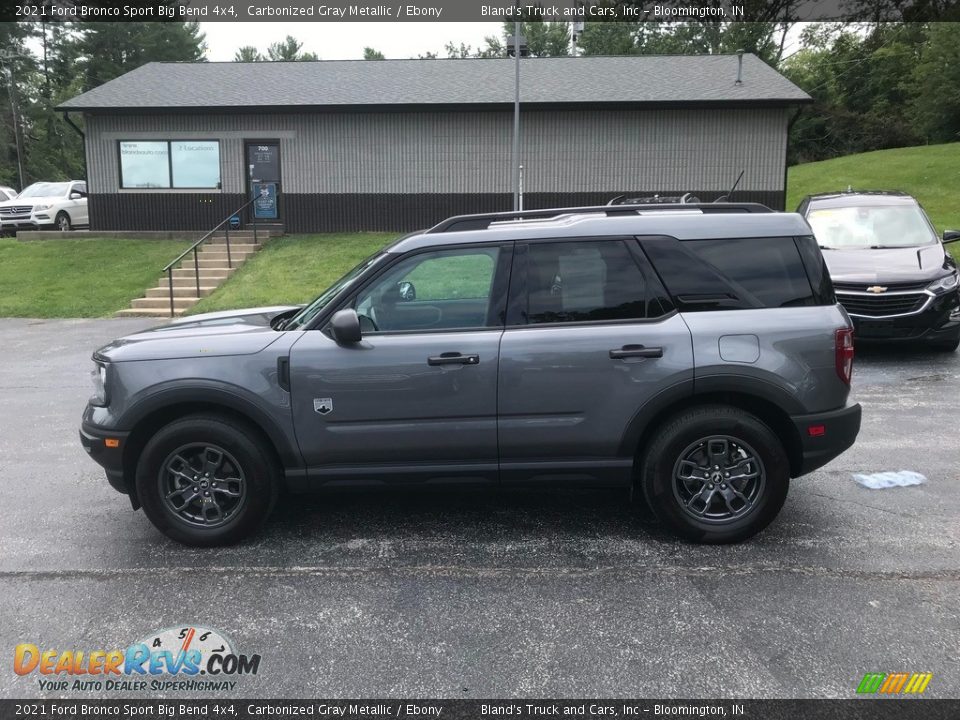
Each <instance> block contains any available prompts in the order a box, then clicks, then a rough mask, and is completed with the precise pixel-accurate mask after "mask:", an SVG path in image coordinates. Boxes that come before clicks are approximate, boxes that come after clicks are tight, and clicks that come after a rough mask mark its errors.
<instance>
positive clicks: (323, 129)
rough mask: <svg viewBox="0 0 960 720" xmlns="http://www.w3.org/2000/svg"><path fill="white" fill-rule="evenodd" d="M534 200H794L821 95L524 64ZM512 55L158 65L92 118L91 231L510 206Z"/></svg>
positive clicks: (592, 60) (609, 69)
mask: <svg viewBox="0 0 960 720" xmlns="http://www.w3.org/2000/svg"><path fill="white" fill-rule="evenodd" d="M520 65H521V77H520V100H521V110H520V164H522V166H523V176H522V177H523V181H522V185H523V203H524V207H526V208H540V207H558V206H570V205H591V204H602V203H605V202H607V201H608V200H609V199H610V198H611V197H613V196H616V195H619V194H623V193H629V194H631V195H636V194H655V193H659V194H670V195H674V194H682V193H684V192H691V193H693V194H694V195H696V196H698V197H699V198H701V199H702V200H712V199H714V198H716V197H718V196H720V195H722V194H725V193H726V192H727V191H728V190H729V189H730V186H731V185H732V184H733V183H734V181H735V179H736V178H737V176H738V175H739V174H740V172H741V171H743V179H742V180H741V182H740V184H739V186H738V188H737V191H736V193H734V195H733V196H732V199H735V200H740V201H747V200H753V201H758V202H762V203H765V204H767V205H769V206H771V207H773V208H777V209H782V208H783V206H784V202H785V195H786V193H785V183H786V151H787V134H788V130H789V124H790V122H791V119H792V118H793V117H794V115H795V113H796V112H797V109H798V107H799V106H800V105H801V104H803V103H805V102H809V101H810V98H809V96H808V95H806V93H804V92H803V91H802V90H800V89H799V88H798V87H796V86H795V85H794V84H792V83H791V82H790V81H789V80H787V79H786V78H785V77H783V76H782V75H780V74H779V73H777V72H776V71H775V70H773V69H772V68H770V67H769V66H767V65H766V64H765V63H763V62H762V61H761V60H759V59H758V58H756V57H754V56H753V55H749V54H746V55H744V56H743V58H742V67H741V65H740V59H739V58H738V57H737V56H736V55H704V56H632V57H579V58H574V57H570V58H566V57H564V58H523V59H522V60H521V62H520ZM514 79H515V76H514V61H513V60H512V59H491V60H382V61H364V60H358V61H321V62H291V63H286V62H284V63H281V62H276V63H274V62H261V63H229V62H228V63H149V64H147V65H144V66H142V67H140V68H138V69H136V70H134V71H132V72H129V73H127V74H126V75H123V76H121V77H119V78H117V79H115V80H112V81H110V82H108V83H106V84H104V85H102V86H100V87H97V88H95V89H93V90H91V91H90V92H87V93H84V94H82V95H80V96H78V97H75V98H73V99H71V100H69V101H67V102H65V103H64V104H63V105H62V106H61V107H60V108H59V109H60V110H61V111H63V112H65V113H66V117H67V118H68V119H69V120H71V121H73V120H75V119H76V117H77V116H78V115H82V116H83V119H84V123H83V125H82V127H83V130H84V135H85V143H86V166H87V183H88V188H89V193H90V194H89V211H90V226H91V229H93V230H203V229H207V228H210V227H212V226H213V225H215V224H216V223H217V222H219V221H220V220H222V219H223V218H224V217H226V216H227V215H228V214H229V213H231V212H233V211H234V210H235V209H237V208H238V207H240V206H241V205H243V204H244V203H245V201H246V200H247V199H248V198H250V197H253V196H254V195H256V197H257V198H258V201H257V202H256V203H254V204H253V205H251V206H250V207H249V208H247V209H246V210H245V211H244V221H247V220H249V219H250V217H251V216H253V214H254V213H256V215H257V216H258V217H260V218H261V219H262V220H263V221H264V222H271V223H277V224H280V225H282V227H283V228H284V229H285V230H286V231H287V232H325V231H342V230H411V229H416V228H422V227H427V226H429V225H431V224H433V223H436V222H438V221H439V220H441V219H443V218H445V217H447V216H450V215H455V214H462V213H472V212H486V211H496V210H509V209H510V208H511V203H512V193H513V168H512V141H513V100H514V87H515V85H514Z"/></svg>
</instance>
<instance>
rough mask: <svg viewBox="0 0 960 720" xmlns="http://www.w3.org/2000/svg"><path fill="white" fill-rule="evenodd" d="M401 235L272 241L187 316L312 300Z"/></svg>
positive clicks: (338, 235) (299, 237)
mask: <svg viewBox="0 0 960 720" xmlns="http://www.w3.org/2000/svg"><path fill="white" fill-rule="evenodd" d="M399 235H400V233H335V234H329V235H288V236H286V237H282V238H274V239H273V240H271V241H270V242H269V243H267V245H266V246H265V247H264V248H263V249H262V250H261V251H260V252H258V253H257V254H256V255H254V256H253V257H252V258H251V259H250V260H248V261H247V262H246V263H244V265H243V267H241V268H240V269H239V270H237V272H236V274H235V275H234V276H233V277H231V278H230V280H229V281H228V282H226V283H224V284H223V285H222V286H220V287H219V288H218V289H217V290H215V291H214V292H213V293H212V294H211V295H209V296H208V297H206V298H204V299H203V300H201V301H200V302H199V303H197V304H196V305H194V306H193V308H192V309H191V310H190V313H191V314H194V313H201V312H211V311H214V310H230V309H233V308H242V307H257V306H260V305H285V304H288V303H289V304H294V305H296V304H299V303H305V302H309V301H310V300H312V299H313V298H314V297H315V296H317V295H319V294H320V293H321V292H323V291H324V290H325V289H326V288H327V287H329V286H330V285H332V284H333V282H334V281H335V280H337V279H339V278H340V276H341V275H343V274H344V273H345V272H347V271H348V270H349V269H350V268H352V267H353V266H354V265H356V264H357V263H359V262H360V261H361V260H363V259H364V258H365V257H367V256H369V255H372V254H373V253H374V252H376V251H377V250H379V249H380V248H382V247H383V246H384V245H387V244H389V243H390V242H392V241H393V240H396V239H397V237H399Z"/></svg>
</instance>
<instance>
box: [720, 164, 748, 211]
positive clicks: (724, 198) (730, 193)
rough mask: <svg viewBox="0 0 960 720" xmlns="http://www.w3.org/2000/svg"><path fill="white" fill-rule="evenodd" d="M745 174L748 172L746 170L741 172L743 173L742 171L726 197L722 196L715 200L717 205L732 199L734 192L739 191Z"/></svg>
mask: <svg viewBox="0 0 960 720" xmlns="http://www.w3.org/2000/svg"><path fill="white" fill-rule="evenodd" d="M745 172H746V170H741V171H740V174H739V175H737V181H736V182H735V183H734V184H733V187H732V188H730V192H728V193H727V194H726V195H721V196H720V197H718V198H717V199H716V200H714V202H715V203H719V202H726V201H727V200H728V199H729V198H730V196H731V195H733V191H734V190H736V189H737V185H739V184H740V180H741V178H743V174H744V173H745Z"/></svg>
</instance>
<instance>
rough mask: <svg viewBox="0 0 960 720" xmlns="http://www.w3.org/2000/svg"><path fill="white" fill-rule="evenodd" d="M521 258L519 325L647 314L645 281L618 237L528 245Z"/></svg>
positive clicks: (631, 317) (607, 318) (622, 317)
mask: <svg viewBox="0 0 960 720" xmlns="http://www.w3.org/2000/svg"><path fill="white" fill-rule="evenodd" d="M524 259H525V263H526V277H525V279H526V298H525V302H523V299H522V298H521V299H520V300H521V302H520V305H521V307H520V312H519V317H518V320H519V323H520V324H529V325H543V324H548V323H569V322H598V321H616V320H631V319H640V318H646V317H648V303H647V296H648V292H647V282H646V279H645V277H644V274H643V271H642V270H641V269H640V266H639V265H638V264H637V260H636V259H635V258H634V257H633V255H632V254H631V252H630V250H629V249H628V248H627V246H626V244H625V243H624V242H623V241H622V240H603V241H583V242H579V241H578V242H545V243H531V244H530V245H529V246H528V247H527V248H526V252H525V258H524ZM521 295H522V292H521ZM654 314H659V306H657V307H656V312H655V313H654Z"/></svg>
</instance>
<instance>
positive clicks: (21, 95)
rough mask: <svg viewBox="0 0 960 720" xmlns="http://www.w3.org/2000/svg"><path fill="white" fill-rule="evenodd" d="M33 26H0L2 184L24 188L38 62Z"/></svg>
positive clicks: (27, 24)
mask: <svg viewBox="0 0 960 720" xmlns="http://www.w3.org/2000/svg"><path fill="white" fill-rule="evenodd" d="M33 31H34V28H33V26H32V25H31V24H30V23H0V48H2V50H0V55H3V56H4V59H3V60H2V62H0V83H2V85H0V183H3V184H5V185H12V186H13V187H16V188H20V189H23V188H21V187H20V178H19V176H20V171H19V167H20V166H21V165H23V166H24V167H23V170H24V172H23V174H24V184H25V185H26V184H28V183H29V182H30V180H29V178H30V173H29V168H28V166H26V163H24V162H23V161H24V159H25V158H24V154H25V148H24V142H23V140H24V130H25V120H26V118H25V115H24V112H23V109H24V107H27V106H28V105H29V102H26V103H25V100H26V99H28V98H29V96H30V93H31V80H32V79H33V78H34V77H35V70H36V61H35V59H34V58H32V57H31V56H30V53H29V50H28V45H27V43H28V41H30V40H31V39H32V38H33V35H34V32H33Z"/></svg>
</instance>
